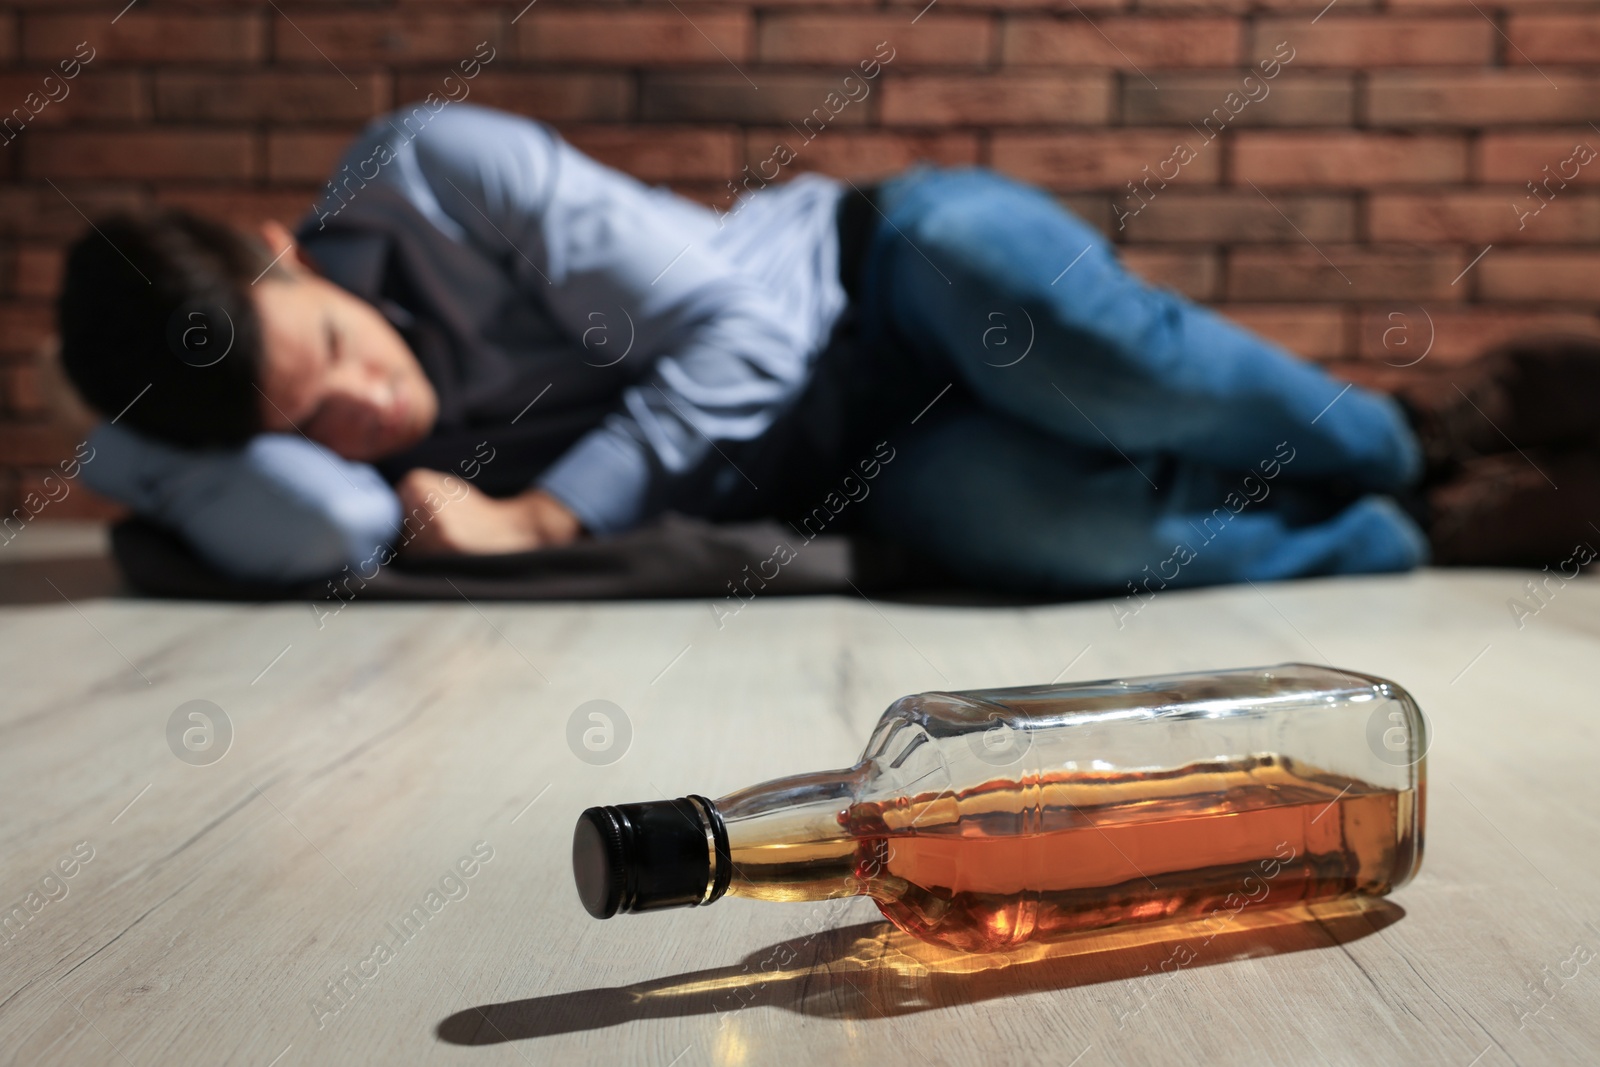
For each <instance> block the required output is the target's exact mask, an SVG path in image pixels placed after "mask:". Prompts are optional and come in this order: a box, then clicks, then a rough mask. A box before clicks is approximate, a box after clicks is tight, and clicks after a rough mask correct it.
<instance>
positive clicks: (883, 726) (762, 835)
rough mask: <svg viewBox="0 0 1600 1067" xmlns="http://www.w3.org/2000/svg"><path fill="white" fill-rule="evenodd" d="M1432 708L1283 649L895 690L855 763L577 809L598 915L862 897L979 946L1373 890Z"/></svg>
mask: <svg viewBox="0 0 1600 1067" xmlns="http://www.w3.org/2000/svg"><path fill="white" fill-rule="evenodd" d="M1426 750H1427V733H1426V724H1425V722H1424V720H1423V717H1422V713H1421V712H1420V710H1419V709H1418V708H1417V705H1416V703H1415V701H1413V700H1412V698H1411V696H1410V695H1409V694H1408V693H1406V691H1405V690H1403V689H1401V688H1400V687H1399V686H1398V685H1395V684H1394V683H1393V682H1389V681H1385V680H1384V679H1382V678H1375V677H1372V676H1370V675H1364V674H1357V673H1355V672H1352V671H1343V670H1334V669H1331V668H1326V667H1317V666H1310V665H1307V664H1284V665H1281V666H1277V667H1262V668H1253V669H1247V670H1234V671H1222V672H1215V673H1204V674H1176V675H1165V676H1160V677H1150V678H1136V679H1132V680H1127V681H1103V682H1088V683H1076V684H1068V685H1047V686H1029V687H1023V688H1015V689H986V690H974V691H969V692H960V693H923V694H920V695H917V696H909V697H904V698H902V699H900V700H897V701H895V703H894V704H893V705H891V706H890V708H889V709H888V710H887V711H886V712H885V713H884V715H883V718H882V719H881V720H880V721H879V723H878V727H877V729H876V730H875V731H874V732H873V735H872V739H871V740H870V741H869V742H868V743H867V748H866V752H865V753H864V754H863V755H862V757H861V761H860V762H859V763H857V764H856V765H855V766H854V767H850V768H848V769H845V770H839V771H823V772H818V773H813V774H801V775H796V776H794V777H790V778H780V779H777V780H775V781H771V782H766V783H764V784H762V785H757V786H752V787H751V788H749V789H744V790H741V791H739V792H737V793H733V794H730V795H728V796H725V797H723V798H721V799H720V800H714V801H713V800H708V799H706V798H705V797H702V796H688V797H684V798H682V799H680V800H665V801H652V802H646V803H641V804H621V805H616V806H607V807H597V808H590V809H589V810H588V811H585V812H584V813H583V815H582V816H581V817H580V818H579V820H578V825H577V829H576V832H575V834H574V836H573V843H572V862H573V873H574V877H575V878H576V881H577V885H578V895H579V897H580V899H581V900H582V902H583V905H584V907H585V908H586V909H587V910H588V911H589V913H590V914H591V915H593V916H595V917H596V918H601V919H604V918H610V917H611V916H612V915H615V914H617V913H618V912H636V911H647V910H651V909H656V908H668V907H683V906H696V905H704V904H711V903H713V902H715V901H717V900H719V899H721V898H722V897H723V896H725V895H729V894H731V895H733V896H740V897H752V898H755V899H758V900H773V901H809V900H822V899H828V898H833V897H843V896H851V895H858V894H860V895H866V896H870V897H871V898H872V899H873V900H874V901H876V902H877V905H878V907H879V908H880V909H881V910H882V912H883V914H884V915H885V916H887V917H888V919H889V920H890V921H891V922H893V923H894V924H895V925H896V926H898V927H900V928H901V929H902V930H904V931H906V932H907V933H910V934H913V935H915V936H917V937H919V938H922V939H924V940H926V941H930V942H933V943H935V944H940V945H945V946H949V947H953V948H957V949H963V950H968V951H975V952H987V951H994V950H997V949H1003V948H1005V947H1007V946H1011V945H1018V944H1021V943H1023V942H1026V941H1048V940H1051V939H1054V938H1059V937H1062V936H1065V935H1068V934H1071V933H1076V932H1078V931H1084V930H1092V929H1096V928H1100V927H1105V926H1111V925H1115V924H1120V923H1133V922H1149V921H1153V920H1163V919H1196V918H1200V917H1203V916H1206V915H1208V914H1215V913H1217V912H1218V911H1226V912H1230V913H1231V912H1237V911H1239V910H1241V909H1243V908H1260V907H1272V906H1279V905H1287V904H1300V903H1315V902H1318V901H1323V900H1328V899H1332V898H1334V897H1341V896H1346V895H1349V894H1369V895H1382V894H1386V893H1388V892H1390V891H1391V890H1393V889H1395V888H1396V887H1398V886H1401V885H1403V884H1405V882H1407V881H1408V880H1409V879H1410V878H1411V877H1412V875H1414V874H1415V873H1416V871H1417V868H1418V866H1419V865H1420V863H1421V859H1422V833H1423V814H1424V811H1423V809H1424V802H1425V791H1426V761H1425V754H1426Z"/></svg>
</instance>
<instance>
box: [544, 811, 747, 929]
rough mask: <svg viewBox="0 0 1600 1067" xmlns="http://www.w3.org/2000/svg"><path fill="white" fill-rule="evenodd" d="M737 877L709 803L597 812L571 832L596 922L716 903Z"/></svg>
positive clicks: (582, 887) (575, 869) (582, 888)
mask: <svg viewBox="0 0 1600 1067" xmlns="http://www.w3.org/2000/svg"><path fill="white" fill-rule="evenodd" d="M732 876H733V862H732V859H731V857H730V855H729V852H728V831H727V828H726V827H725V826H724V825H723V823H722V816H721V814H719V813H718V811H717V808H716V805H714V804H712V803H711V801H709V800H707V799H706V798H705V797H700V796H687V797H683V798H681V799H678V800H654V801H649V802H647V803H644V804H616V805H607V806H605V807H600V808H590V809H589V810H588V811H585V812H584V813H583V814H582V815H580V816H578V825H577V827H576V828H575V829H574V830H573V833H572V877H573V880H574V881H576V882H577V885H578V899H579V900H581V901H582V902H583V907H584V910H585V911H587V912H588V913H589V914H590V915H593V916H594V917H595V918H596V919H609V918H611V916H613V915H615V914H617V913H618V912H628V911H650V910H653V909H656V908H692V907H696V906H698V905H701V904H710V903H713V902H714V901H716V900H719V899H721V897H722V895H723V894H724V893H726V892H727V891H728V882H729V881H730V880H731V878H732Z"/></svg>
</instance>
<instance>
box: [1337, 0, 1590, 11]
mask: <svg viewBox="0 0 1600 1067" xmlns="http://www.w3.org/2000/svg"><path fill="white" fill-rule="evenodd" d="M1343 2H1344V0H1341V3H1343ZM1387 6H1388V7H1390V8H1394V9H1396V10H1400V9H1405V10H1414V11H1441V10H1449V9H1457V10H1463V11H1471V10H1472V9H1473V7H1474V6H1477V7H1478V8H1481V9H1484V10H1494V9H1500V10H1507V11H1512V10H1516V9H1518V8H1529V7H1531V8H1538V9H1540V10H1546V9H1550V8H1579V9H1583V8H1592V7H1593V6H1594V5H1593V0H1495V4H1494V8H1484V5H1483V3H1482V2H1481V0H1471V2H1469V0H1387Z"/></svg>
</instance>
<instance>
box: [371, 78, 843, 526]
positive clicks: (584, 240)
mask: <svg viewBox="0 0 1600 1067" xmlns="http://www.w3.org/2000/svg"><path fill="white" fill-rule="evenodd" d="M385 124H387V125H388V126H389V127H390V128H391V129H393V130H394V132H393V133H392V134H390V135H388V136H389V138H390V146H391V148H392V150H393V152H394V154H395V157H396V163H397V164H398V165H397V167H396V168H395V170H394V172H393V173H394V175H395V178H394V180H397V181H399V182H401V183H402V185H403V186H404V188H405V191H406V192H407V194H408V196H409V197H410V198H411V199H412V201H413V202H414V203H416V204H417V206H418V207H419V209H420V210H422V211H423V213H424V214H428V215H430V217H433V218H435V219H440V220H442V221H441V223H440V224H441V226H442V227H443V228H444V229H445V230H446V232H452V233H454V234H457V235H459V236H461V237H463V238H464V239H467V240H470V241H471V242H472V243H473V244H474V245H476V246H477V247H479V248H481V249H482V250H483V251H484V252H485V253H486V254H489V255H491V256H494V257H497V259H498V260H499V261H500V262H503V263H505V264H506V267H507V269H508V270H510V271H511V272H512V273H513V275H514V276H516V277H517V278H518V279H519V280H520V282H522V283H524V287H525V288H526V289H527V290H529V291H532V292H535V293H537V295H538V298H539V299H540V300H541V301H542V302H543V303H544V305H545V306H546V307H547V308H548V309H549V311H550V313H551V314H552V315H553V316H554V318H555V319H556V320H557V322H558V323H559V324H560V325H561V326H562V327H564V328H565V329H566V330H567V332H568V333H569V334H570V335H571V336H572V337H573V338H574V339H575V341H576V342H577V343H579V344H586V343H587V342H588V341H590V340H595V341H602V340H603V343H604V344H605V345H606V346H607V347H605V348H604V349H600V348H596V349H595V351H596V352H597V353H600V352H603V353H604V354H605V355H606V357H607V358H608V359H609V358H614V357H612V356H611V353H612V352H614V351H617V350H618V349H621V350H623V351H625V352H626V353H627V354H626V355H625V356H623V357H621V358H626V359H633V360H638V361H641V362H642V363H643V364H644V366H645V367H646V368H647V370H645V371H644V372H642V373H641V374H640V375H639V377H638V378H636V379H635V380H634V382H633V384H631V385H630V386H628V387H627V388H626V389H625V390H624V391H623V394H622V396H621V398H620V403H619V404H618V406H617V408H616V410H615V411H613V412H612V413H611V414H610V415H609V416H608V417H607V418H606V419H605V421H604V422H603V424H602V425H600V426H598V427H596V428H595V429H593V430H592V431H590V432H589V433H588V434H587V435H585V436H584V437H582V438H580V439H579V440H578V441H577V442H576V443H575V444H574V445H573V446H572V447H571V448H570V449H569V450H568V451H567V452H566V453H565V454H564V455H562V456H561V457H560V458H558V459H557V461H556V462H555V463H554V464H552V465H551V467H549V468H548V469H547V470H546V471H544V472H543V474H542V475H541V476H540V477H539V479H538V483H537V484H538V485H539V486H540V487H542V488H544V489H545V490H547V491H548V492H550V493H552V494H553V495H555V496H556V497H558V498H559V499H561V500H562V501H563V502H564V503H565V504H567V506H568V507H570V508H571V509H572V510H573V512H574V513H575V514H576V515H577V516H578V517H579V519H580V520H581V521H582V522H583V524H584V526H585V527H586V528H588V529H589V530H590V531H591V532H594V533H597V534H606V533H613V532H618V531H621V530H625V529H627V528H629V527H631V526H634V525H636V524H637V523H639V522H640V521H642V520H643V519H645V518H648V517H649V516H650V515H651V514H652V513H654V512H656V511H659V510H661V509H662V508H664V507H666V506H670V505H671V503H672V502H673V499H674V488H675V485H681V484H683V480H685V479H686V478H687V476H688V475H690V474H691V473H692V472H696V471H697V470H699V469H700V468H701V467H702V465H703V464H707V463H725V464H728V465H729V466H732V460H731V459H729V458H727V456H726V454H725V452H724V451H723V448H722V446H723V445H724V444H725V443H729V442H741V441H750V440H754V439H756V438H758V437H760V436H761V435H762V434H763V433H765V432H766V430H767V429H768V428H769V427H770V426H771V425H772V423H773V422H774V421H775V420H776V419H777V417H778V416H779V415H780V414H782V412H783V411H784V409H785V408H786V407H787V406H788V405H789V404H791V403H792V402H793V401H795V400H796V399H797V398H798V396H799V393H800V391H801V390H802V389H803V387H804V385H805V381H806V377H807V374H808V368H809V363H810V360H811V358H812V356H813V354H814V353H812V352H811V351H809V350H808V347H809V346H808V342H807V341H806V339H805V338H804V337H803V335H802V330H801V327H800V325H799V324H796V323H793V322H790V321H788V318H789V317H788V316H786V315H785V314H784V312H783V310H782V308H781V307H780V306H779V304H778V302H777V301H776V300H775V299H774V298H773V296H772V295H770V294H769V293H768V292H767V291H766V290H765V289H764V288H763V286H762V285H761V284H760V283H759V282H758V281H756V280H755V279H752V278H750V277H748V276H747V275H746V274H745V273H742V272H741V271H740V270H739V269H738V268H736V266H735V265H734V264H733V263H731V262H730V261H729V260H728V259H727V258H726V257H725V256H724V255H723V254H721V253H720V252H718V251H717V250H716V249H715V248H714V247H713V245H712V242H711V240H710V237H711V236H712V235H713V234H714V233H715V228H716V221H715V218H714V217H713V216H712V215H711V213H710V212H708V211H706V210H705V209H702V208H699V207H698V206H696V205H693V204H690V203H689V202H687V201H684V200H682V199H680V198H678V197H677V196H675V195H674V194H672V193H670V192H669V191H668V190H666V189H664V188H656V187H651V186H647V185H645V184H643V183H642V182H640V181H639V180H637V179H635V178H633V177H631V176H629V175H627V174H624V173H622V172H621V171H618V170H615V169H613V168H610V167H607V166H604V165H603V164H601V163H598V162H596V161H595V160H593V159H591V158H589V157H588V156H586V155H584V154H583V153H582V152H580V151H578V150H577V149H576V148H574V147H573V146H571V145H570V144H568V143H567V142H566V141H565V140H563V139H562V138H561V137H560V135H559V134H558V133H556V132H555V131H554V130H553V129H552V128H550V127H549V126H547V125H545V124H544V123H541V122H537V121H535V120H532V119H527V118H522V117H519V116H514V115H509V114H505V113H503V112H498V111H492V110H489V109H485V108H477V107H471V106H468V105H456V106H453V107H450V108H446V109H444V110H443V111H442V112H440V113H439V114H438V115H437V116H435V117H434V118H433V119H432V121H431V122H429V123H428V124H427V125H426V126H425V127H424V128H423V129H422V131H421V132H420V133H419V134H417V135H415V136H414V137H409V138H407V137H402V136H401V131H400V130H398V129H396V128H395V123H394V122H389V121H388V120H379V123H378V124H377V125H376V126H375V128H377V129H381V128H382V126H383V125H385ZM597 326H599V327H601V332H597V331H596V329H595V328H596V327H597Z"/></svg>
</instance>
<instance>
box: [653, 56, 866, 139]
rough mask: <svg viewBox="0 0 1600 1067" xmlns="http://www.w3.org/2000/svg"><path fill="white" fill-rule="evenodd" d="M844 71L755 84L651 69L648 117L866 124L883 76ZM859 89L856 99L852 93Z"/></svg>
mask: <svg viewBox="0 0 1600 1067" xmlns="http://www.w3.org/2000/svg"><path fill="white" fill-rule="evenodd" d="M843 77H844V75H842V74H838V73H831V74H789V73H785V74H768V73H761V74H759V77H758V79H757V82H756V84H757V85H759V86H760V88H759V89H756V88H753V87H752V86H751V84H750V82H748V81H746V80H745V78H744V77H743V76H742V75H740V74H738V73H736V72H734V71H731V70H730V71H726V72H723V71H712V72H704V73H702V72H696V73H692V74H691V73H683V74H676V73H668V74H653V73H646V74H645V76H644V92H643V95H642V98H641V99H642V101H643V112H644V114H643V116H642V117H643V118H645V119H647V120H656V121H660V120H682V121H695V122H793V123H795V124H796V125H797V126H799V125H800V124H801V123H802V122H803V121H804V120H805V119H806V118H807V117H808V116H813V115H814V117H813V118H812V125H811V127H810V128H811V129H830V128H833V127H836V126H861V125H864V124H866V122H867V120H868V118H869V117H870V111H871V109H872V108H874V107H875V106H876V105H877V97H878V96H879V94H880V93H881V92H882V91H883V84H882V83H883V78H882V76H881V75H880V76H879V77H878V78H877V79H874V80H871V81H866V80H860V81H852V82H851V83H849V84H848V85H846V84H845V83H844V81H843ZM847 90H848V92H849V93H853V94H854V95H853V98H852V97H851V96H849V95H846V92H847Z"/></svg>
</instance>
